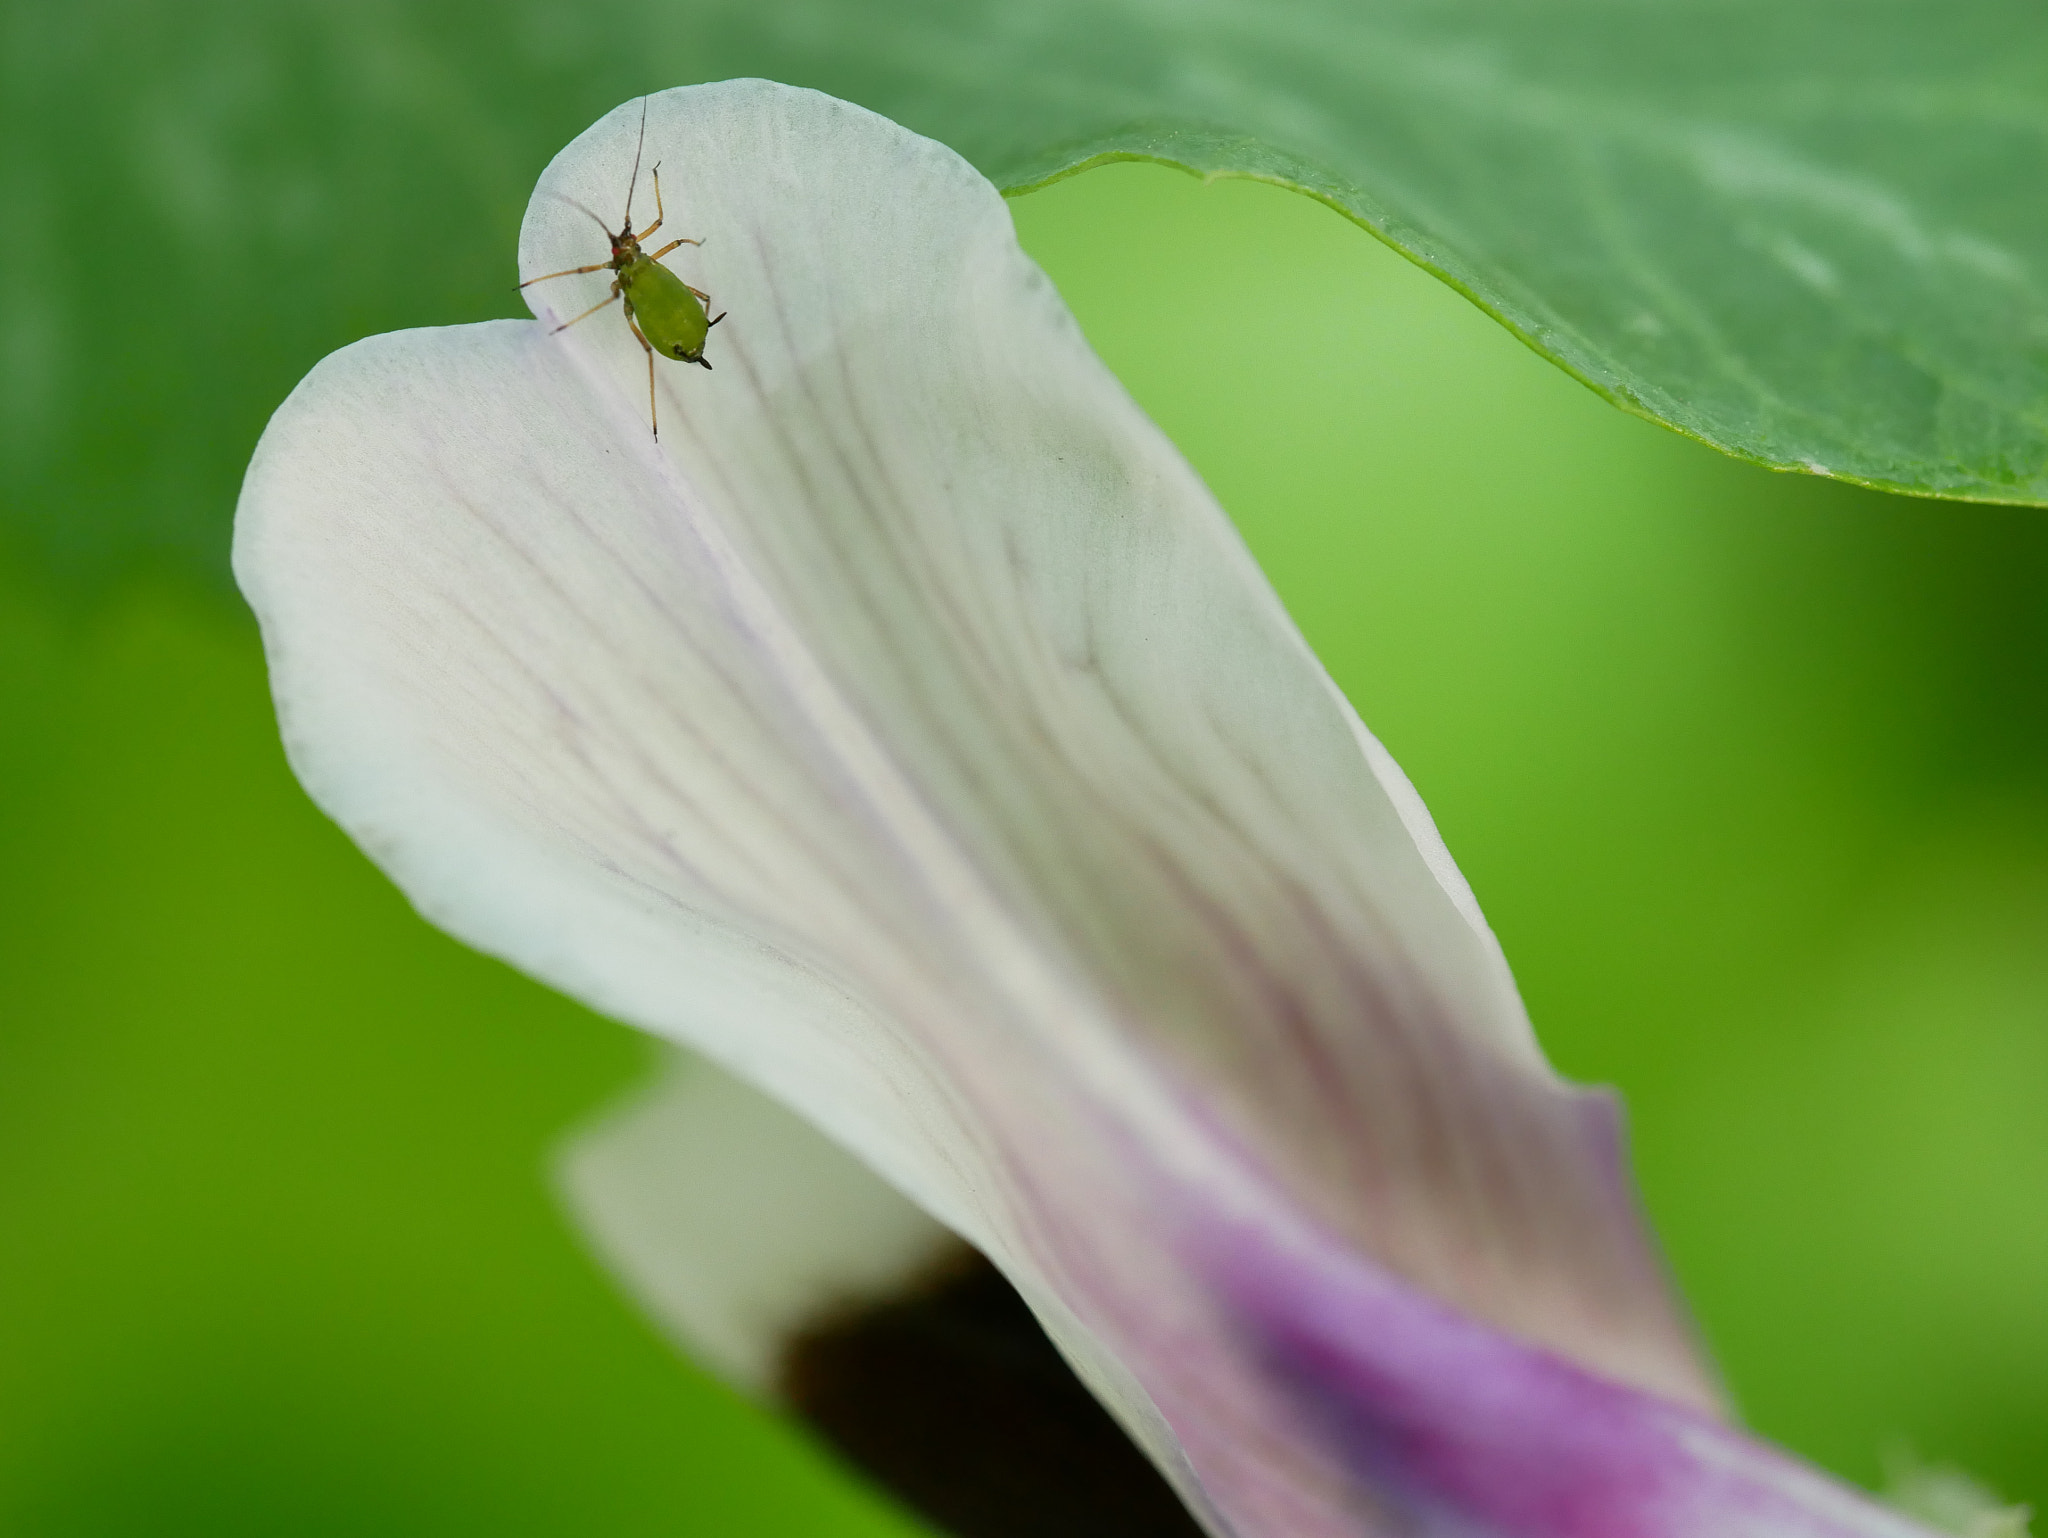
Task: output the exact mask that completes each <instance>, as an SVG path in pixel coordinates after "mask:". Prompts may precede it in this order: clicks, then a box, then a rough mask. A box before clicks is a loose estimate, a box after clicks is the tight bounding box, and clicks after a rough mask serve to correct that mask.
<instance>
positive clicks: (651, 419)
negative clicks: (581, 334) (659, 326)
mask: <svg viewBox="0 0 2048 1538" xmlns="http://www.w3.org/2000/svg"><path fill="white" fill-rule="evenodd" d="M626 324H627V325H629V326H631V327H632V328H633V340H634V341H636V342H638V343H639V344H640V350H641V351H642V352H644V353H646V354H647V425H648V427H649V428H650V429H652V430H653V433H654V436H655V437H656V438H657V439H659V438H660V437H661V422H660V420H659V419H658V418H657V417H656V416H655V414H654V349H653V348H652V347H650V346H648V345H647V338H646V337H644V336H642V335H641V334H640V322H639V321H637V320H635V319H633V312H632V311H631V310H628V311H626Z"/></svg>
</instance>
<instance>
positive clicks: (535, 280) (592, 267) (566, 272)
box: [519, 262, 611, 288]
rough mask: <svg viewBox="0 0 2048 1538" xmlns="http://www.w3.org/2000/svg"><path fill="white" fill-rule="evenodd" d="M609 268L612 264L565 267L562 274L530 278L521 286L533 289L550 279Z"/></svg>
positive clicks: (556, 273) (548, 273) (595, 263)
mask: <svg viewBox="0 0 2048 1538" xmlns="http://www.w3.org/2000/svg"><path fill="white" fill-rule="evenodd" d="M609 266H611V263H610V262H592V263H591V264H590V265H589V266H588V267H565V268H563V269H562V270H561V271H560V272H544V273H542V274H541V275H540V276H539V277H537V278H528V279H527V280H526V281H525V282H524V283H522V284H520V285H519V286H520V287H521V288H531V287H533V285H534V284H536V283H545V282H547V280H548V279H549V278H573V277H575V276H576V275H577V274H578V273H579V272H603V271H604V270H605V269H606V268H607V267H609Z"/></svg>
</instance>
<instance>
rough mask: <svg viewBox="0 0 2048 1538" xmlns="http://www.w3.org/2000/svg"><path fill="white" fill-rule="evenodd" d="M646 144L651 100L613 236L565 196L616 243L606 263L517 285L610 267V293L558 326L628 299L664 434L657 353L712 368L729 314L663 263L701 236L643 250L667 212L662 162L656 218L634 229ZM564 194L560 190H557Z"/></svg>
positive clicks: (650, 414)
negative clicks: (715, 309)
mask: <svg viewBox="0 0 2048 1538" xmlns="http://www.w3.org/2000/svg"><path fill="white" fill-rule="evenodd" d="M646 143H647V104H646V102H644V101H643V102H641V104H640V142H639V143H638V144H636V145H635V146H634V148H633V174H632V177H631V178H630V179H629V180H628V181H627V183H626V216H625V219H624V221H623V222H622V223H621V225H620V227H619V232H618V233H617V234H616V235H614V234H613V233H612V229H611V226H610V225H608V224H606V223H605V222H604V220H602V219H599V218H598V217H597V215H596V214H594V213H591V212H590V210H589V209H587V208H584V207H583V205H582V204H581V203H578V202H577V201H576V200H575V199H574V198H562V201H563V202H564V203H567V204H569V205H570V206H571V207H573V208H581V209H583V212H584V213H586V214H590V217H591V218H592V219H593V220H596V222H597V227H598V228H599V229H601V230H603V231H604V233H605V238H606V239H608V240H609V241H611V243H612V257H611V260H610V261H608V262H592V263H591V264H590V265H589V266H588V267H569V268H565V269H564V270H563V271H561V272H545V273H542V274H541V275H540V276H539V277H537V278H528V279H527V280H526V281H525V282H524V283H521V284H520V285H519V286H520V287H521V288H528V287H530V286H532V285H533V284H535V283H545V282H547V281H548V279H550V278H567V277H573V276H575V275H576V274H578V273H585V272H606V271H609V272H612V273H615V274H617V276H616V277H614V278H613V279H612V291H611V297H610V298H607V299H600V300H599V301H598V302H597V303H596V304H594V305H592V306H591V307H590V308H589V309H587V310H585V311H584V312H583V313H582V314H581V315H578V316H576V317H575V319H574V320H565V321H563V322H562V324H561V325H559V326H557V327H555V330H556V331H566V330H568V329H569V327H571V326H573V325H575V324H576V322H577V321H579V320H588V319H589V318H590V317H591V316H593V315H595V314H596V313H597V312H598V311H599V310H601V309H603V308H604V307H605V306H606V305H608V304H610V303H611V302H612V300H613V299H623V300H625V302H626V324H627V325H628V326H630V327H631V328H632V330H633V337H634V340H636V341H637V342H639V344H640V347H641V350H642V351H644V352H645V353H646V354H647V422H648V425H649V426H650V427H651V428H653V430H654V436H655V437H657V438H659V437H660V436H661V424H660V422H659V421H658V420H657V419H656V417H655V414H654V355H655V354H656V353H660V354H661V355H662V356H663V357H664V358H675V359H677V360H679V361H681V362H683V363H697V364H702V365H703V366H704V367H705V368H709V367H711V363H710V361H709V360H708V359H707V358H706V357H705V356H704V340H705V338H706V337H707V336H708V335H710V332H711V328H712V327H713V326H715V325H717V324H718V323H719V322H720V321H722V320H724V319H725V312H724V311H720V312H719V313H718V314H716V315H713V314H712V313H711V312H710V310H709V309H708V308H707V306H708V305H709V304H710V302H711V296H710V295H709V294H707V293H705V292H704V290H703V289H701V288H692V287H691V286H690V285H689V284H687V283H685V282H684V281H683V280H682V279H681V278H679V277H677V276H676V275H675V274H674V273H672V272H670V271H669V270H668V269H667V268H666V267H664V266H662V265H661V259H662V258H663V257H664V256H667V255H668V254H669V252H671V251H673V250H675V248H676V247H677V246H701V245H703V244H704V242H703V241H702V240H692V239H690V238H689V237H688V236H678V237H677V238H676V239H674V240H672V241H670V242H669V243H668V244H667V245H665V246H663V247H662V248H661V249H660V250H659V251H657V252H655V253H654V254H653V255H652V256H649V255H648V254H647V253H646V252H645V251H642V250H641V249H640V242H641V241H643V240H645V239H646V238H647V237H648V236H650V235H652V234H653V233H654V232H655V231H656V230H658V229H660V228H661V221H662V219H663V218H664V217H665V215H664V214H663V213H662V208H661V166H660V164H659V163H658V162H657V163H656V165H655V167H654V223H652V224H650V225H648V226H647V228H646V229H644V230H642V231H641V232H640V233H639V234H638V235H635V234H634V233H633V189H634V188H635V187H637V186H638V185H639V183H640V151H641V149H642V148H644V147H645V145H646ZM553 195H554V196H557V197H560V196H561V195H560V194H559V193H556V194H553Z"/></svg>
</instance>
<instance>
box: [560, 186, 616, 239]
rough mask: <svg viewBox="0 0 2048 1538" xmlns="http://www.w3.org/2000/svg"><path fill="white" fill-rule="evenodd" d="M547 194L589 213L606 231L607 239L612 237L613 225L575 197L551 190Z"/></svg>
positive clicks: (595, 223)
mask: <svg viewBox="0 0 2048 1538" xmlns="http://www.w3.org/2000/svg"><path fill="white" fill-rule="evenodd" d="M546 196H548V197H551V198H553V199H554V200H555V201H556V202H557V203H567V204H568V205H569V206H570V207H571V208H573V209H576V210H577V211H578V212H580V213H584V214H589V216H590V222H591V223H592V224H594V225H596V226H597V227H598V228H599V229H601V230H603V231H604V233H605V239H607V240H609V239H611V233H612V227H611V226H610V225H609V224H606V223H605V222H604V220H602V219H600V218H598V216H597V215H596V214H593V213H591V212H590V210H589V209H587V208H585V207H584V206H583V205H582V204H581V203H579V202H577V201H576V200H575V199H574V198H570V197H564V196H563V195H562V194H561V193H559V192H550V193H547V194H546Z"/></svg>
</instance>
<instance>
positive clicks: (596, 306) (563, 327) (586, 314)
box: [548, 283, 619, 336]
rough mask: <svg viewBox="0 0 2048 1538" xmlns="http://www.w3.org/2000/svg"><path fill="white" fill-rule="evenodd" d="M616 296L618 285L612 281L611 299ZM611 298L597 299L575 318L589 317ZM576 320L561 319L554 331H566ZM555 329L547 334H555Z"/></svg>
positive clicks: (617, 295) (609, 301)
mask: <svg viewBox="0 0 2048 1538" xmlns="http://www.w3.org/2000/svg"><path fill="white" fill-rule="evenodd" d="M618 297H619V285H618V284H616V283H614V284H613V285H612V299H616V298H618ZM612 299H600V300H598V301H597V303H596V304H594V305H592V306H591V307H590V308H589V309H587V310H585V311H584V312H583V313H582V314H581V315H579V316H577V317H576V320H588V319H590V317H591V316H593V315H595V314H596V313H597V312H598V311H599V310H601V309H603V308H604V307H605V306H606V305H608V304H610V303H611V302H612ZM576 320H565V321H563V322H562V323H561V324H560V325H559V326H557V327H555V331H567V330H568V329H569V328H570V327H571V326H573V325H575V324H576ZM555 331H550V332H549V333H548V335H549V336H553V335H554V334H555Z"/></svg>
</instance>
